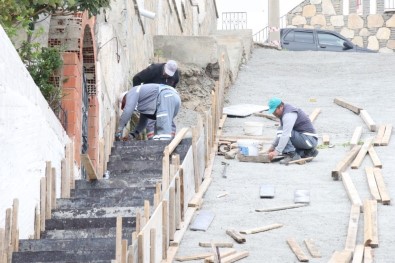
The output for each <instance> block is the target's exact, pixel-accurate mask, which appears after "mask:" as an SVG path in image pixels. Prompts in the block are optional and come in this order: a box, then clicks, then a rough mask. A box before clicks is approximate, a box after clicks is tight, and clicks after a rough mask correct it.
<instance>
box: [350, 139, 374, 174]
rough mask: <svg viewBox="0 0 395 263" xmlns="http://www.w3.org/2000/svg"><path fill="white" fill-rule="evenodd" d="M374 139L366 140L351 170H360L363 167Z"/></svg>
mask: <svg viewBox="0 0 395 263" xmlns="http://www.w3.org/2000/svg"><path fill="white" fill-rule="evenodd" d="M372 141H373V138H369V139H367V140H365V142H364V143H363V145H362V147H361V149H360V150H359V152H358V155H357V157H355V160H354V161H353V162H352V164H351V169H358V168H359V166H360V165H361V163H362V161H363V159H364V158H365V155H366V153H367V152H368V150H369V148H370V145H371V144H372Z"/></svg>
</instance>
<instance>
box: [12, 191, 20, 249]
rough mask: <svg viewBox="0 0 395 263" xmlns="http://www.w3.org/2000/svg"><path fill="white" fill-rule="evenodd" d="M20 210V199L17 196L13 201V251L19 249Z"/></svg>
mask: <svg viewBox="0 0 395 263" xmlns="http://www.w3.org/2000/svg"><path fill="white" fill-rule="evenodd" d="M18 211H19V200H18V199H17V198H15V199H14V201H13V203H12V221H11V246H12V248H13V250H12V251H17V248H18V245H19V239H18Z"/></svg>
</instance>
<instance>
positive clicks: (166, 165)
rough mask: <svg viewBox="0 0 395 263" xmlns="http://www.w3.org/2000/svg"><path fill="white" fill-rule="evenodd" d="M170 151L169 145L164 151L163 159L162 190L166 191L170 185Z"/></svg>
mask: <svg viewBox="0 0 395 263" xmlns="http://www.w3.org/2000/svg"><path fill="white" fill-rule="evenodd" d="M169 158H170V153H169V146H166V147H165V150H164V151H163V161H162V191H163V192H166V190H167V188H168V187H169V182H170V181H169V180H170V174H169V173H170V160H169Z"/></svg>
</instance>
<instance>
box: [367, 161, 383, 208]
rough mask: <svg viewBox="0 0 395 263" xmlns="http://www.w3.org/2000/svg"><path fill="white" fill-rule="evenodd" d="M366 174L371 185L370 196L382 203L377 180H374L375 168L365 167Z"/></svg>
mask: <svg viewBox="0 0 395 263" xmlns="http://www.w3.org/2000/svg"><path fill="white" fill-rule="evenodd" d="M365 172H366V178H367V181H368V185H369V190H370V194H371V195H372V197H373V198H374V199H375V200H377V202H381V197H380V193H379V189H378V188H377V184H376V178H374V173H373V168H372V167H365Z"/></svg>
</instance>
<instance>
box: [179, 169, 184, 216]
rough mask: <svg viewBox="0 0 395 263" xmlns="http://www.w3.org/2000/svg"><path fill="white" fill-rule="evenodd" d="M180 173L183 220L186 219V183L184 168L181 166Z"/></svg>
mask: <svg viewBox="0 0 395 263" xmlns="http://www.w3.org/2000/svg"><path fill="white" fill-rule="evenodd" d="M178 175H179V176H180V207H181V210H180V217H181V221H184V220H185V210H184V207H185V185H184V168H182V167H180V169H179V170H178Z"/></svg>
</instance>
